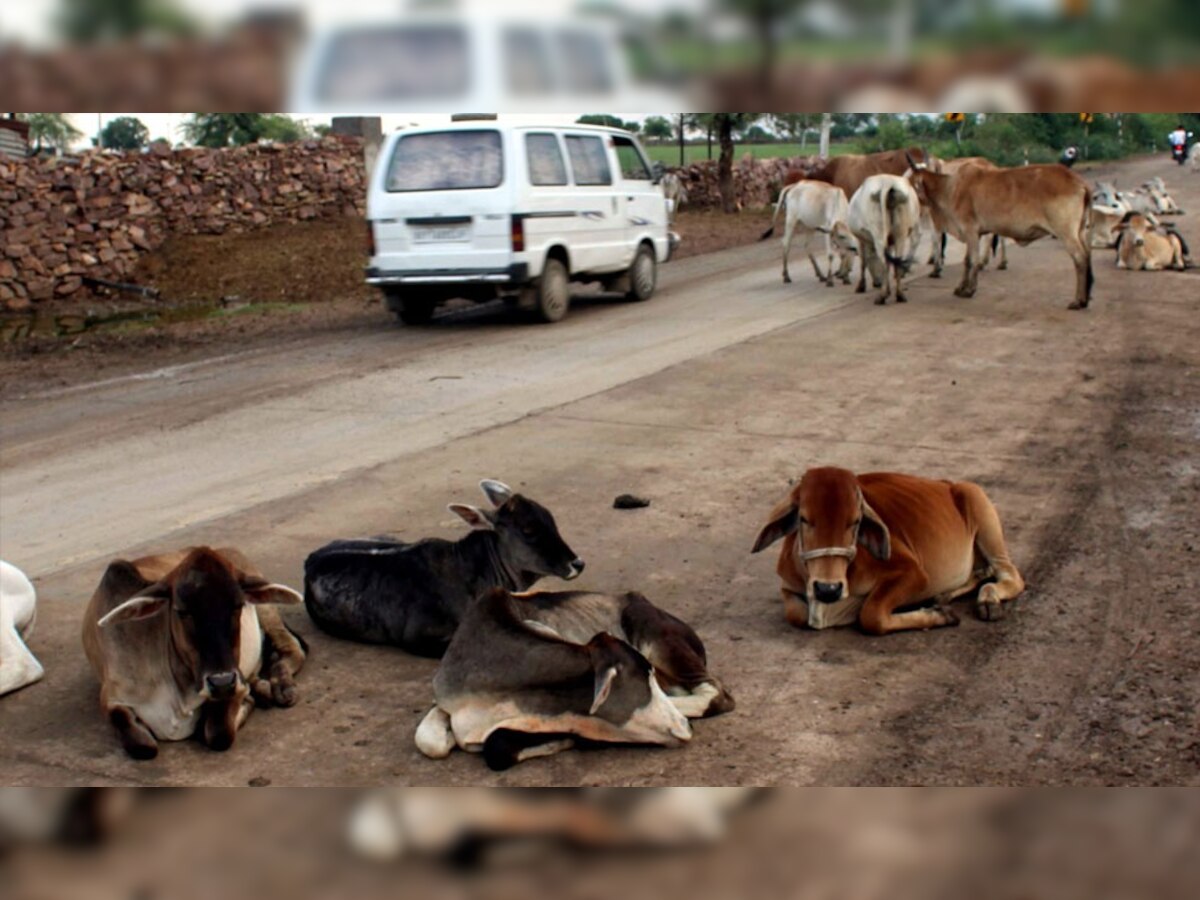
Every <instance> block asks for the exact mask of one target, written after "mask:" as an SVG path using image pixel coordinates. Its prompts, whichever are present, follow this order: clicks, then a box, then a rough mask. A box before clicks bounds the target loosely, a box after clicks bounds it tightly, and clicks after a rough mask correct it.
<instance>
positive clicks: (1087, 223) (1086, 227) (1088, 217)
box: [1079, 184, 1120, 301]
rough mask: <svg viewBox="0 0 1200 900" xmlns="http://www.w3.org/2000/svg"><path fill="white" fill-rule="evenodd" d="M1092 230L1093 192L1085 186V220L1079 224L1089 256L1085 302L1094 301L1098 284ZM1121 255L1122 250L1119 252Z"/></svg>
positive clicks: (1084, 249) (1082, 241)
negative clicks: (1094, 270)
mask: <svg viewBox="0 0 1200 900" xmlns="http://www.w3.org/2000/svg"><path fill="white" fill-rule="evenodd" d="M1091 230H1092V192H1091V189H1090V188H1088V186H1087V185H1086V184H1085V185H1084V186H1083V219H1082V221H1081V222H1080V223H1079V232H1080V233H1079V239H1080V243H1081V244H1082V245H1083V251H1084V253H1086V254H1087V285H1086V289H1085V291H1084V295H1083V297H1084V300H1085V301H1090V300H1091V299H1092V286H1093V285H1094V284H1095V283H1096V276H1095V275H1094V274H1093V272H1092V239H1091V237H1090V235H1091ZM1117 252H1118V253H1120V250H1118V251H1117Z"/></svg>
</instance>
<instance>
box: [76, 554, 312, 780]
mask: <svg viewBox="0 0 1200 900" xmlns="http://www.w3.org/2000/svg"><path fill="white" fill-rule="evenodd" d="M302 599H303V598H302V597H301V596H300V594H298V593H297V592H296V591H294V590H292V589H291V588H289V587H284V586H283V585H281V584H272V583H271V582H269V581H267V580H266V579H265V578H263V577H262V576H261V575H259V574H258V572H257V571H255V569H254V568H253V567H252V566H251V565H250V563H249V561H248V560H247V559H246V558H245V557H244V556H243V555H242V554H241V553H239V552H238V551H237V550H230V549H222V550H212V549H210V548H208V547H195V548H189V549H185V550H178V551H176V552H174V553H163V554H160V555H157V556H146V557H143V558H142V559H136V560H134V561H133V562H127V561H125V560H123V559H119V560H116V561H115V562H113V563H110V564H109V566H108V569H107V570H106V571H105V573H104V577H103V578H102V579H101V580H100V586H99V587H98V588H97V589H96V593H95V594H93V595H92V599H91V602H90V603H89V604H88V607H87V611H86V612H85V613H84V619H83V647H84V650H85V651H86V653H87V657H88V661H89V662H90V663H91V664H92V669H93V670H94V671H95V673H96V677H97V678H99V679H100V707H101V709H102V710H103V711H104V715H105V717H106V718H107V719H108V720H109V722H111V723H112V725H113V727H114V728H115V729H116V730H117V735H118V736H119V737H120V739H121V743H122V745H123V746H124V747H125V751H126V752H127V753H128V754H129V755H130V756H132V757H134V758H135V759H153V758H154V757H155V756H157V755H158V742H159V741H182V740H185V739H187V738H189V737H192V736H193V735H198V736H199V737H200V738H201V739H202V740H203V742H204V743H205V744H206V745H207V746H208V747H211V748H212V749H213V750H227V749H228V748H229V747H230V746H231V745H232V744H233V740H234V737H235V735H236V734H237V731H238V729H239V728H240V727H241V726H242V723H243V722H244V721H245V720H246V717H247V716H248V715H249V714H250V710H251V709H252V708H253V706H254V703H255V701H258V702H259V703H261V704H263V705H269V704H272V703H274V704H275V705H278V706H291V705H292V704H294V703H295V702H296V694H295V681H294V676H295V675H296V673H297V672H299V671H300V668H301V666H303V665H304V659H305V656H306V651H305V648H304V645H303V644H302V643H301V641H300V639H299V638H297V637H296V636H295V635H294V634H292V632H291V631H289V630H288V628H287V626H286V625H285V624H284V623H283V619H282V617H281V616H280V614H279V610H278V609H276V608H275V607H274V606H272V605H270V604H278V603H288V604H290V603H300V602H301V601H302Z"/></svg>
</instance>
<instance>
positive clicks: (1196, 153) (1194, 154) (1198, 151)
mask: <svg viewBox="0 0 1200 900" xmlns="http://www.w3.org/2000/svg"><path fill="white" fill-rule="evenodd" d="M1188 164H1189V165H1190V166H1191V169H1192V171H1193V172H1195V171H1197V170H1200V141H1196V143H1194V144H1192V149H1191V150H1190V151H1189V152H1188Z"/></svg>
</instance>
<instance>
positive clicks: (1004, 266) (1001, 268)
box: [996, 262, 1008, 272]
mask: <svg viewBox="0 0 1200 900" xmlns="http://www.w3.org/2000/svg"><path fill="white" fill-rule="evenodd" d="M1007 268H1008V263H1006V262H1002V263H1000V265H998V266H996V271H997V272H1003V271H1004V270H1005V269H1007Z"/></svg>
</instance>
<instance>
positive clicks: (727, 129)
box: [717, 113, 737, 213]
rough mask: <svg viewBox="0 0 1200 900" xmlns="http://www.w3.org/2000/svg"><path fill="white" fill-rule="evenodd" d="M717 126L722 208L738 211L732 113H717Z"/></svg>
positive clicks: (718, 178) (718, 182) (718, 183)
mask: <svg viewBox="0 0 1200 900" xmlns="http://www.w3.org/2000/svg"><path fill="white" fill-rule="evenodd" d="M717 127H718V129H719V139H720V143H721V159H720V161H719V162H718V163H717V186H718V188H719V189H720V191H721V209H723V210H724V211H725V212H727V213H731V212H737V198H736V197H735V196H734V190H733V116H732V115H731V114H730V113H717Z"/></svg>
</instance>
